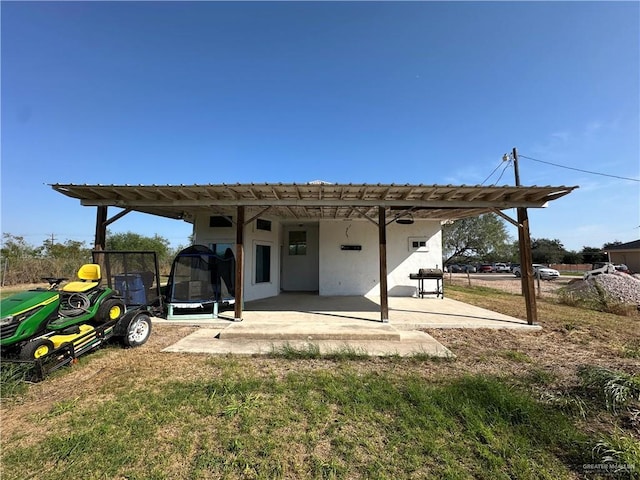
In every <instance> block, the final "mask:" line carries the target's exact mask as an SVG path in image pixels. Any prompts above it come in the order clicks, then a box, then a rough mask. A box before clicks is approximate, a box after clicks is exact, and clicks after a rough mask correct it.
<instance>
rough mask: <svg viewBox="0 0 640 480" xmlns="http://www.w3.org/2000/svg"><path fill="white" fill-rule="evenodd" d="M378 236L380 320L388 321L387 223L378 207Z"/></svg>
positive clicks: (382, 211)
mask: <svg viewBox="0 0 640 480" xmlns="http://www.w3.org/2000/svg"><path fill="white" fill-rule="evenodd" d="M378 237H379V239H380V241H379V243H380V320H381V321H382V323H387V322H389V292H388V291H387V224H386V209H385V208H384V207H378Z"/></svg>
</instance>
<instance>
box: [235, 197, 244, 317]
mask: <svg viewBox="0 0 640 480" xmlns="http://www.w3.org/2000/svg"><path fill="white" fill-rule="evenodd" d="M243 277H244V206H242V205H239V206H238V210H237V218H236V284H235V302H236V303H235V317H234V320H235V321H236V322H241V321H242V304H243V303H244V300H243V288H242V287H243V285H244V279H243Z"/></svg>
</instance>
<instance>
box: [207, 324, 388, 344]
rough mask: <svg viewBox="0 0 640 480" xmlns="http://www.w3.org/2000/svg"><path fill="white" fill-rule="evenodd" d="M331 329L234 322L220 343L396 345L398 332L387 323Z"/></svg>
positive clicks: (306, 325) (337, 326) (329, 327)
mask: <svg viewBox="0 0 640 480" xmlns="http://www.w3.org/2000/svg"><path fill="white" fill-rule="evenodd" d="M363 323H364V324H361V325H358V324H341V323H336V324H333V325H331V326H327V325H326V324H313V323H307V322H287V323H284V322H283V323H277V322H273V323H262V322H260V323H244V322H243V323H234V324H232V325H229V326H228V327H227V328H225V329H224V330H222V331H221V332H220V335H219V338H220V339H221V340H232V339H242V340H280V341H281V340H305V341H315V340H363V341H368V340H381V341H386V342H399V341H400V339H401V338H400V332H399V331H398V330H397V329H396V328H394V327H392V326H391V325H389V324H378V325H376V324H375V323H373V322H371V323H367V322H363Z"/></svg>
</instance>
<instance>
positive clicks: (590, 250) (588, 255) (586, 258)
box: [580, 247, 607, 263]
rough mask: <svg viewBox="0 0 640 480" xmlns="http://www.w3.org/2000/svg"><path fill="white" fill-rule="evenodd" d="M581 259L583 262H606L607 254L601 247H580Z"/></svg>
mask: <svg viewBox="0 0 640 480" xmlns="http://www.w3.org/2000/svg"><path fill="white" fill-rule="evenodd" d="M580 253H581V254H582V261H583V262H584V263H596V262H606V261H607V254H606V253H604V251H603V250H602V249H601V248H595V247H582V252H580Z"/></svg>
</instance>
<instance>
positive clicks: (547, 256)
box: [531, 238, 567, 264]
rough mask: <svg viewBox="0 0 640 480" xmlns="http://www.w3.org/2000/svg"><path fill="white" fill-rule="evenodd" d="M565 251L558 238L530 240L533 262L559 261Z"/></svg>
mask: <svg viewBox="0 0 640 480" xmlns="http://www.w3.org/2000/svg"><path fill="white" fill-rule="evenodd" d="M566 252H567V251H566V250H565V249H564V246H563V245H562V242H561V241H560V240H558V239H555V240H549V239H548V238H538V239H532V240H531V258H532V260H533V263H546V264H549V263H560V262H561V261H562V259H563V257H564V255H565V254H566Z"/></svg>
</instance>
